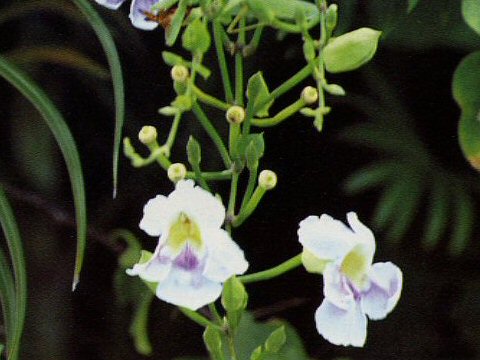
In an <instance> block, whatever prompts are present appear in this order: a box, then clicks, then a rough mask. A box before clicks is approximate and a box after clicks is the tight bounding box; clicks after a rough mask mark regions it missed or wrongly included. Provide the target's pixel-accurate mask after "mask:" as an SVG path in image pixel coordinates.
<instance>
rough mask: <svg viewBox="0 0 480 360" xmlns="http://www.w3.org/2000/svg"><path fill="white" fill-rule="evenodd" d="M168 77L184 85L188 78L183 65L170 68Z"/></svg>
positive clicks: (186, 70)
mask: <svg viewBox="0 0 480 360" xmlns="http://www.w3.org/2000/svg"><path fill="white" fill-rule="evenodd" d="M170 76H171V77H172V79H173V81H175V82H179V83H184V82H185V81H187V78H188V69H187V67H186V66H183V65H175V66H173V67H172V70H170Z"/></svg>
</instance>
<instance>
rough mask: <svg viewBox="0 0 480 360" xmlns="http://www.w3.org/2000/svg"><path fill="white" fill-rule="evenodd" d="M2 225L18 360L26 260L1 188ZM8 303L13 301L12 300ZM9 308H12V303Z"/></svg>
mask: <svg viewBox="0 0 480 360" xmlns="http://www.w3.org/2000/svg"><path fill="white" fill-rule="evenodd" d="M0 64H1V63H0ZM0 223H1V224H2V229H3V232H4V234H5V239H6V240H7V245H8V250H9V251H10V257H11V259H12V265H13V273H14V275H15V309H14V310H15V311H14V314H15V315H14V319H15V324H14V333H13V337H11V344H10V346H9V348H8V359H9V360H16V359H18V353H19V350H20V340H21V338H22V332H23V324H24V322H25V310H26V307H27V272H26V270H25V259H24V255H23V247H22V240H21V238H20V232H19V231H18V226H17V223H16V221H15V216H14V215H13V211H12V209H11V207H10V204H9V203H8V200H7V198H6V196H5V193H4V192H3V189H2V188H1V187H0ZM2 265H5V264H2ZM7 277H8V275H7ZM8 281H11V279H10V280H9V279H7V282H8ZM10 291H11V290H8V291H6V293H5V295H7V296H10V297H11V293H10ZM8 301H11V299H10V300H8ZM5 304H6V302H5ZM8 306H10V307H11V303H10V304H9V305H8ZM7 324H8V322H7ZM10 327H11V324H10ZM9 338H10V336H9Z"/></svg>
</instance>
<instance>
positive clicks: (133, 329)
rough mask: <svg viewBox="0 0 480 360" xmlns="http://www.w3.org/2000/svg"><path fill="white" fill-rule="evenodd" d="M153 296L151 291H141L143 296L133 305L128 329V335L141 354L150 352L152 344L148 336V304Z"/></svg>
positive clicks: (149, 353)
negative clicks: (133, 308)
mask: <svg viewBox="0 0 480 360" xmlns="http://www.w3.org/2000/svg"><path fill="white" fill-rule="evenodd" d="M154 297H155V296H154V293H153V292H151V291H144V292H143V298H142V299H141V300H140V302H139V303H138V304H137V305H136V307H135V311H134V315H133V320H132V323H131V325H130V329H129V333H130V336H131V337H132V338H133V341H134V344H135V349H136V350H137V352H138V353H139V354H142V355H151V354H152V344H151V342H150V338H149V336H148V319H149V315H150V305H151V303H152V301H153V299H154Z"/></svg>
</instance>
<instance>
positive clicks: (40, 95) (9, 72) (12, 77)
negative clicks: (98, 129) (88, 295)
mask: <svg viewBox="0 0 480 360" xmlns="http://www.w3.org/2000/svg"><path fill="white" fill-rule="evenodd" d="M0 76H1V77H3V78H5V79H6V80H7V81H8V82H9V83H11V84H12V85H13V86H15V87H16V88H17V89H18V90H19V91H20V92H21V93H22V94H23V95H24V96H25V97H26V98H27V99H28V100H29V101H30V102H31V103H32V105H33V106H35V108H36V109H37V110H38V111H39V112H40V114H41V115H42V117H43V118H44V120H45V122H46V123H47V125H48V126H49V128H50V131H52V133H53V136H54V137H55V139H56V141H57V143H58V145H59V147H60V150H61V152H62V154H63V157H64V159H65V163H66V166H67V170H68V174H69V176H70V182H71V186H72V193H73V198H74V202H75V216H76V221H77V251H76V257H75V270H74V276H73V283H72V288H73V289H75V286H76V284H77V283H78V280H79V276H80V271H81V269H82V264H83V257H84V252H85V244H86V233H87V211H86V201H85V186H84V180H83V172H82V167H81V162H80V156H79V154H78V150H77V146H76V145H75V141H74V139H73V136H72V134H71V133H70V130H69V128H68V126H67V124H66V123H65V120H64V119H63V116H62V114H61V113H60V112H59V111H58V109H57V108H56V107H55V105H54V104H53V103H52V101H51V100H50V99H49V97H48V96H47V95H46V94H45V92H44V91H43V90H42V89H41V88H40V87H39V86H38V85H37V84H36V83H35V82H34V81H33V80H32V79H30V77H29V76H28V75H27V74H25V73H24V72H23V71H21V70H20V69H19V68H17V67H16V66H15V65H14V64H12V63H11V62H9V61H8V60H6V59H5V58H3V57H2V56H0Z"/></svg>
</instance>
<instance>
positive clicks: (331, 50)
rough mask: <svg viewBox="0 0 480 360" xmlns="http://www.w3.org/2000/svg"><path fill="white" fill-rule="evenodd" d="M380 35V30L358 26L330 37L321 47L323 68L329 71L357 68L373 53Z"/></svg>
mask: <svg viewBox="0 0 480 360" xmlns="http://www.w3.org/2000/svg"><path fill="white" fill-rule="evenodd" d="M380 35H381V31H377V30H373V29H370V28H360V29H357V30H354V31H351V32H348V33H346V34H343V35H340V36H339V37H336V38H331V39H330V41H329V42H328V44H327V46H325V48H324V49H323V60H324V63H325V69H326V70H327V71H329V72H331V73H340V72H345V71H351V70H355V69H358V68H359V67H361V66H362V65H364V64H366V63H367V62H369V61H370V60H371V59H372V58H373V56H374V55H375V52H376V51H377V45H378V40H379V38H380Z"/></svg>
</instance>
